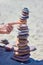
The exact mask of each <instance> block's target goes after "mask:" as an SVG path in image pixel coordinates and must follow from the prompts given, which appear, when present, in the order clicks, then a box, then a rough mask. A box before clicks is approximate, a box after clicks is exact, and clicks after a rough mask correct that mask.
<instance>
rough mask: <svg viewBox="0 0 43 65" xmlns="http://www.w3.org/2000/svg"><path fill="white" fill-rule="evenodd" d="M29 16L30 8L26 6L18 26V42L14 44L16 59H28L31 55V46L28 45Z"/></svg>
mask: <svg viewBox="0 0 43 65" xmlns="http://www.w3.org/2000/svg"><path fill="white" fill-rule="evenodd" d="M28 18H29V10H28V8H24V9H23V10H22V15H21V17H20V22H21V24H19V26H18V36H17V42H16V43H15V46H14V57H13V58H14V59H15V60H18V61H22V62H24V61H27V60H29V57H30V48H29V46H28V43H29V41H28V36H29V29H28V26H27V19H28Z"/></svg>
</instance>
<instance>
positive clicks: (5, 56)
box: [0, 48, 43, 65]
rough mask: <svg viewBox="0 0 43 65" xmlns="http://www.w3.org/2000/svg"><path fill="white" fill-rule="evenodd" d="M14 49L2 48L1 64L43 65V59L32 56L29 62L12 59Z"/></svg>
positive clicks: (0, 51) (0, 49)
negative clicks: (6, 49)
mask: <svg viewBox="0 0 43 65" xmlns="http://www.w3.org/2000/svg"><path fill="white" fill-rule="evenodd" d="M12 56H13V51H10V52H6V51H5V50H4V49H2V48H0V65H43V60H40V61H39V60H35V59H33V58H30V59H29V60H28V61H27V62H19V61H16V60H13V59H11V57H12Z"/></svg>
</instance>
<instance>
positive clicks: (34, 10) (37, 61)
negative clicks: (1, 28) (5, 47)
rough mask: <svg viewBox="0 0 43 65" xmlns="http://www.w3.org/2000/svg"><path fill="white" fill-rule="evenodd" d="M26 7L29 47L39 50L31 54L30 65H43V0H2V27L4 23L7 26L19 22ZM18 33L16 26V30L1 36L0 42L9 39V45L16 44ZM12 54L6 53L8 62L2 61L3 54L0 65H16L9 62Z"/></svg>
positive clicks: (15, 26) (0, 11)
mask: <svg viewBox="0 0 43 65" xmlns="http://www.w3.org/2000/svg"><path fill="white" fill-rule="evenodd" d="M24 7H27V8H28V9H29V19H28V27H29V37H28V40H29V43H28V45H33V46H35V47H36V49H37V50H36V51H33V52H31V56H30V57H31V61H32V62H30V64H29V65H33V64H34V65H43V0H1V1H0V25H2V24H3V23H4V24H7V23H9V22H16V21H17V20H19V18H20V15H21V11H22V9H23V8H24ZM17 33H18V31H17V25H14V29H13V31H12V32H11V33H10V34H4V35H3V34H0V40H1V39H7V40H8V41H9V43H11V44H12V43H15V41H16V38H17ZM15 34H16V35H15ZM10 53H11V54H12V52H9V53H7V52H6V53H5V58H7V61H6V62H5V61H3V60H2V58H3V59H4V54H3V53H2V55H3V57H2V58H1V59H0V65H14V62H15V61H13V60H12V61H10V60H9V58H10V56H11V55H10ZM8 54H9V56H8ZM7 56H8V57H7ZM8 60H9V62H8ZM4 63H5V64H4ZM7 63H8V64H7ZM17 63H18V62H17ZM32 63H33V64H32ZM27 64H28V63H27ZM27 64H26V65H27ZM15 65H17V64H15ZM18 65H19V64H18ZM24 65H25V64H24Z"/></svg>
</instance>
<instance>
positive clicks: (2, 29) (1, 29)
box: [0, 24, 13, 34]
mask: <svg viewBox="0 0 43 65" xmlns="http://www.w3.org/2000/svg"><path fill="white" fill-rule="evenodd" d="M12 30H13V26H12V25H10V24H6V25H2V26H0V34H9V33H10V32H11V31H12Z"/></svg>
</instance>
